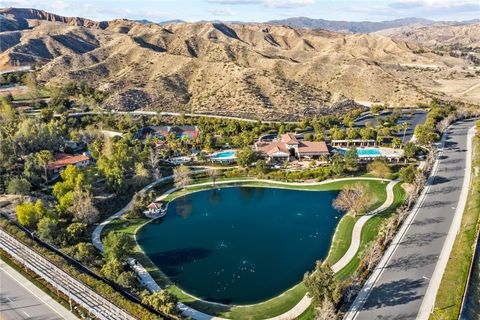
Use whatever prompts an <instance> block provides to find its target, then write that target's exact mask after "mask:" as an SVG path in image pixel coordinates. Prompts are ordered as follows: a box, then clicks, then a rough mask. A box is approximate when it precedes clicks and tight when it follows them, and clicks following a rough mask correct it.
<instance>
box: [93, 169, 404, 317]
mask: <svg viewBox="0 0 480 320" xmlns="http://www.w3.org/2000/svg"><path fill="white" fill-rule="evenodd" d="M204 170H206V169H200V170H196V171H195V172H201V171H204ZM172 178H173V175H171V176H168V177H163V178H161V179H158V180H156V181H154V182H152V183H150V184H149V185H147V186H146V187H144V188H143V189H142V190H141V192H145V191H147V190H149V189H151V188H152V187H154V186H155V185H157V184H159V183H161V182H164V181H167V180H169V179H172ZM352 180H367V181H368V180H373V181H385V182H387V181H389V184H388V185H387V187H386V192H387V198H386V200H385V202H384V203H383V204H382V205H381V206H380V207H378V208H377V209H375V210H374V211H372V212H370V213H368V214H366V215H364V216H362V217H361V218H360V219H359V220H357V222H356V223H355V226H354V229H353V234H352V241H351V243H350V247H349V248H348V250H347V252H346V253H345V254H344V256H343V257H342V258H341V259H340V260H339V261H338V262H337V263H335V264H334V265H333V266H332V269H333V271H334V272H338V271H339V270H341V269H342V268H344V267H345V266H346V265H347V264H348V262H350V260H351V259H352V258H353V257H354V256H355V254H356V253H357V251H358V249H359V247H360V243H361V237H360V236H361V231H362V228H363V226H364V225H365V223H366V222H367V221H368V220H369V219H370V218H371V217H373V216H375V215H376V214H378V213H380V212H383V211H384V210H386V209H388V208H389V207H390V206H391V205H392V203H393V201H394V193H393V187H394V186H395V184H397V183H398V180H394V181H391V180H389V179H381V178H371V177H351V178H340V179H330V180H324V181H321V182H281V181H273V180H266V179H236V180H226V181H217V182H216V183H215V184H216V185H223V184H232V183H249V182H255V183H258V182H260V183H268V184H272V187H278V186H279V185H285V186H298V187H302V186H318V185H324V184H329V183H332V182H340V181H352ZM211 184H213V182H211V181H209V182H203V183H198V184H192V185H190V186H187V187H192V186H194V187H198V186H207V185H211ZM178 190H180V188H171V189H169V190H168V191H166V192H164V193H163V194H162V195H161V196H159V197H158V198H157V201H159V200H163V199H165V198H166V197H167V196H168V195H170V194H172V193H173V192H175V191H178ZM131 206H132V201H130V202H129V203H128V204H127V205H126V206H125V207H124V208H123V209H121V210H120V211H118V212H116V213H115V214H113V215H111V216H110V217H108V218H107V219H105V220H104V221H102V222H101V223H100V224H99V225H98V226H97V227H96V228H95V230H94V231H93V233H92V242H93V244H94V246H95V247H96V248H97V249H98V250H100V251H103V244H102V242H101V233H102V231H103V229H104V228H105V226H106V225H107V224H108V223H110V222H111V221H113V220H115V219H118V218H119V217H121V216H122V215H123V214H124V213H125V212H127V211H128V210H129V209H130V208H131ZM128 263H129V264H130V266H131V267H132V268H133V269H134V270H135V272H136V273H137V275H138V277H139V278H140V279H141V282H142V283H143V285H145V286H146V287H147V288H148V290H149V291H158V290H161V288H160V286H159V285H158V284H157V283H156V281H155V280H154V279H153V278H152V276H151V275H150V273H149V272H148V271H147V270H146V269H145V268H144V267H143V266H142V265H141V264H140V263H138V262H136V263H135V262H134V260H133V259H132V258H128ZM311 300H312V299H311V298H310V297H309V296H308V294H306V295H305V296H304V297H303V298H302V299H301V300H300V301H299V302H298V303H297V304H296V305H295V306H294V307H293V308H291V309H290V310H288V311H287V312H285V313H283V314H281V315H278V316H275V317H272V318H269V319H267V320H287V319H294V318H296V317H298V316H299V315H301V314H302V313H303V312H304V311H305V310H306V309H307V308H308V307H309V306H310V304H311ZM206 302H207V301H206ZM238 307H241V306H238ZM178 308H179V309H180V310H181V312H182V313H183V314H184V315H185V316H187V317H191V318H193V319H196V320H228V319H225V318H221V317H215V316H211V315H208V314H206V313H203V312H201V311H198V310H195V309H193V308H191V307H189V306H187V305H185V304H183V303H181V302H179V303H178Z"/></svg>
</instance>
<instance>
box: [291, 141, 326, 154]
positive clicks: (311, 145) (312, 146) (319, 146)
mask: <svg viewBox="0 0 480 320" xmlns="http://www.w3.org/2000/svg"><path fill="white" fill-rule="evenodd" d="M298 152H299V153H300V154H302V153H328V147H327V144H326V143H325V141H302V143H300V145H299V146H298Z"/></svg>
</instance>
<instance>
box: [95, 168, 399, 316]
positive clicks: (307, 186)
mask: <svg viewBox="0 0 480 320" xmlns="http://www.w3.org/2000/svg"><path fill="white" fill-rule="evenodd" d="M389 181H391V180H389V179H383V180H382V179H379V178H371V177H362V176H360V177H351V178H340V179H333V180H325V181H321V182H315V183H285V182H278V181H269V180H261V179H248V178H247V179H235V180H233V181H229V180H228V179H227V180H223V181H218V182H217V185H218V184H221V187H222V188H223V187H232V186H245V187H266V188H281V189H294V190H303V191H322V190H340V189H342V187H344V186H345V185H351V184H354V183H365V182H366V183H368V185H369V188H371V185H374V186H375V185H376V187H374V188H371V189H374V190H375V192H376V193H377V197H378V199H377V201H376V202H375V203H374V204H372V206H371V207H370V208H369V210H368V212H371V211H373V210H375V209H377V208H379V207H380V206H382V204H383V203H384V202H385V201H386V199H387V192H386V186H387V184H386V183H385V182H389ZM213 185H214V182H213V181H208V182H202V183H194V184H189V185H188V186H184V188H172V189H169V191H170V192H169V191H167V192H164V193H163V194H162V195H160V196H159V197H157V199H161V200H162V201H163V202H164V203H165V204H167V203H168V202H170V201H173V200H175V199H176V198H178V197H181V196H185V195H186V194H190V193H193V192H199V191H204V190H209V189H211V188H212V187H214V186H213ZM215 187H216V186H215ZM219 187H220V186H219ZM394 189H395V192H394V201H393V203H392V205H391V206H390V207H388V208H387V209H386V210H385V211H383V212H380V213H378V215H374V216H372V218H374V217H378V218H377V219H369V221H367V223H366V224H365V225H364V226H363V228H362V235H361V243H360V248H359V249H358V250H357V252H356V254H355V256H354V257H353V259H352V260H351V261H350V262H349V263H348V264H347V265H346V266H345V267H344V268H343V269H342V270H339V272H338V274H337V276H336V277H338V278H345V277H347V276H348V275H350V274H351V273H352V272H353V271H355V269H356V268H358V266H359V261H360V257H359V255H360V254H362V253H363V250H364V249H365V247H366V244H367V243H368V242H370V241H371V240H372V237H373V238H374V237H375V234H376V232H374V233H371V232H370V233H369V232H367V235H365V229H373V230H377V229H378V228H379V226H380V222H382V221H384V219H385V218H386V217H389V216H390V215H391V214H392V212H394V211H395V209H396V208H397V207H398V206H399V205H400V204H401V202H403V199H404V196H405V193H404V191H403V189H402V188H401V186H400V184H397V185H396V186H395V188H394ZM173 190H175V191H173ZM380 190H381V193H380V194H378V193H379V191H380ZM172 191H173V192H172ZM346 217H351V215H348V214H345V215H344V216H343V217H342V219H341V220H340V221H339V223H338V225H337V227H336V230H335V233H334V236H333V238H332V242H331V245H330V250H329V253H328V256H327V258H326V259H327V261H328V260H329V259H330V257H331V256H332V255H334V254H335V253H336V256H339V257H340V258H341V257H342V256H343V255H344V254H345V253H346V251H347V250H348V248H349V245H347V246H345V245H343V246H338V244H337V243H336V242H335V238H336V235H337V233H338V232H339V229H341V228H342V227H341V223H342V221H343V220H344V218H346ZM358 218H359V217H355V218H354V219H355V220H354V221H355V222H356V221H357V220H358ZM153 220H155V219H150V218H145V219H140V221H136V222H135V221H133V225H130V224H129V222H127V223H126V224H123V226H122V228H121V229H120V230H117V229H116V228H114V229H115V231H121V230H122V229H124V228H129V227H130V228H132V227H133V230H131V231H130V232H131V235H132V236H133V238H134V239H135V241H136V236H135V235H136V233H137V232H138V231H139V230H140V229H141V228H142V227H143V226H144V225H146V224H147V223H150V222H152V221H153ZM113 221H115V220H113ZM113 221H112V222H113ZM124 221H125V220H124ZM112 222H110V223H112ZM106 228H107V230H105V231H104V233H103V235H105V234H106V233H108V232H110V231H111V226H109V225H108V224H107V226H106ZM352 230H353V228H352ZM344 234H348V237H349V243H350V242H351V237H352V232H351V230H350V232H348V231H347V232H346V233H344ZM338 252H340V254H339V253H338ZM134 257H135V259H136V260H138V261H139V262H140V263H142V264H143V265H144V267H145V268H146V269H147V270H148V271H149V273H150V275H151V276H152V278H154V280H155V281H156V282H160V283H159V284H160V286H161V287H166V288H167V290H169V291H170V292H172V293H174V294H175V295H177V297H178V298H179V301H180V302H182V303H186V304H187V305H188V306H190V307H192V308H194V309H195V310H198V311H200V312H205V313H207V314H211V315H217V316H225V317H229V318H238V317H239V316H240V315H242V316H245V315H246V313H247V314H248V315H250V316H251V317H252V318H255V319H263V318H266V317H274V316H278V315H281V314H283V313H285V312H287V311H288V310H290V309H291V308H293V307H294V306H295V305H297V303H299V301H301V300H302V299H303V298H304V297H305V294H306V293H307V290H306V287H305V285H304V284H303V282H300V283H298V284H297V285H295V286H293V287H292V288H290V289H288V290H286V291H285V292H283V293H281V294H280V295H278V296H276V297H273V298H271V299H269V300H266V301H263V302H259V303H256V304H252V305H223V304H220V303H215V302H209V301H204V300H201V299H200V298H197V297H195V296H193V295H191V294H189V293H187V292H185V291H183V290H182V289H181V288H179V287H177V286H171V285H169V280H168V277H166V276H165V275H164V274H163V273H162V272H161V270H160V269H159V268H158V267H156V266H155V264H153V263H152V262H151V261H150V259H149V258H148V256H147V255H146V254H145V253H144V252H143V251H142V249H141V247H140V246H139V245H138V243H136V249H135V254H134ZM330 260H333V259H330ZM279 301H281V303H280V304H278V302H279ZM269 305H271V307H273V308H270V307H269Z"/></svg>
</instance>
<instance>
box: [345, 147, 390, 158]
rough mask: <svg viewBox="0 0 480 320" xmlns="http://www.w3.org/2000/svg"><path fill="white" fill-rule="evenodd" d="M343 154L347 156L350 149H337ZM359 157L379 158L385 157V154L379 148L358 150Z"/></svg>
mask: <svg viewBox="0 0 480 320" xmlns="http://www.w3.org/2000/svg"><path fill="white" fill-rule="evenodd" d="M337 150H338V151H339V152H340V153H341V154H345V153H346V152H347V151H348V149H337ZM357 155H358V156H359V157H379V156H383V155H384V153H383V151H382V150H380V149H378V148H365V149H357Z"/></svg>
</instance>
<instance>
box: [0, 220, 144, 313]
mask: <svg viewBox="0 0 480 320" xmlns="http://www.w3.org/2000/svg"><path fill="white" fill-rule="evenodd" d="M0 248H1V249H2V250H4V251H5V252H7V253H8V254H9V255H11V256H12V257H14V258H15V260H18V261H19V262H20V263H21V264H23V265H24V266H25V267H26V268H28V269H30V270H32V271H33V272H35V273H36V274H37V275H39V276H40V277H42V279H44V280H45V281H47V282H48V283H50V284H51V285H52V286H53V287H54V288H55V289H56V290H58V291H61V292H62V293H63V294H64V295H66V296H67V297H68V298H69V299H71V300H72V301H75V302H76V303H77V304H79V305H81V306H82V307H83V308H84V309H86V310H87V311H88V312H89V313H91V314H92V315H94V316H95V317H96V318H98V319H102V320H135V318H134V317H132V316H131V315H129V314H128V313H126V312H125V310H123V309H121V308H120V307H118V306H116V305H114V304H113V303H111V302H110V301H108V300H106V299H105V298H103V297H102V296H100V295H99V294H98V293H96V292H94V291H93V290H91V289H90V288H89V287H87V286H86V285H85V284H83V283H82V282H80V281H78V280H77V279H75V278H73V277H72V276H70V275H69V274H67V273H66V272H64V271H63V270H61V269H59V268H58V267H57V266H55V265H54V264H53V263H51V262H50V261H48V260H47V259H45V258H44V257H42V256H41V255H40V254H38V253H36V252H35V251H33V250H32V249H30V248H29V247H27V246H26V245H24V244H23V243H21V242H20V241H18V240H17V239H15V238H14V237H12V236H10V235H9V234H8V233H6V232H5V231H3V230H1V229H0Z"/></svg>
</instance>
